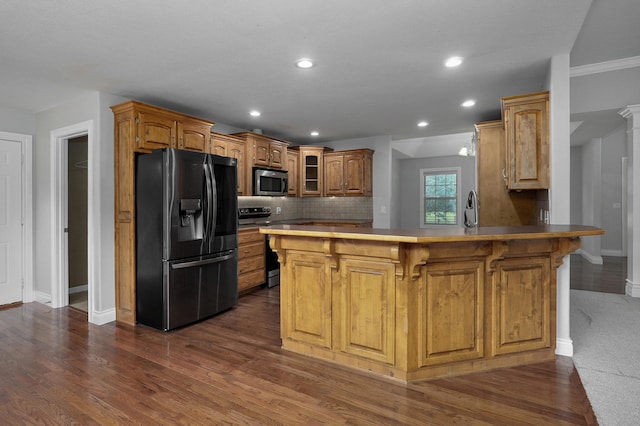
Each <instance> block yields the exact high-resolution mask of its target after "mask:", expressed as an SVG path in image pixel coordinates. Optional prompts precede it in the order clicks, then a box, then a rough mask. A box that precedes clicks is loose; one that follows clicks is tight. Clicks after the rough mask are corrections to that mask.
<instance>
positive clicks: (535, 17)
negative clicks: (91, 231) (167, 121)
mask: <svg viewBox="0 0 640 426" xmlns="http://www.w3.org/2000/svg"><path fill="white" fill-rule="evenodd" d="M591 4H592V2H591V0H562V1H558V0H536V1H530V0H510V1H506V0H483V1H478V0H449V1H426V0H395V1H390V0H307V1H304V2H302V1H300V0H270V1H257V0H253V1H251V0H189V1H188V2H178V1H175V0H136V1H126V0H109V1H98V0H91V1H89V0H58V1H51V0H30V1H24V0H3V1H2V2H1V3H0V106H2V107H8V108H15V109H20V110H26V111H31V112H39V111H42V110H45V109H47V108H50V107H52V106H55V105H57V104H60V103H62V102H65V101H66V100H68V99H70V98H72V97H74V96H78V95H80V94H82V93H85V92H87V91H95V90H97V91H101V92H107V93H111V94H115V95H119V96H123V97H126V98H131V99H137V100H140V101H143V102H148V103H151V104H155V105H159V106H163V107H167V108H171V109H175V110H179V111H182V112H185V113H189V114H193V115H196V116H199V117H202V118H206V119H210V120H212V121H216V122H220V123H224V124H227V125H230V126H235V127H238V128H243V129H255V128H259V129H262V130H263V132H264V133H265V134H269V135H272V136H275V137H280V138H283V139H286V140H290V141H292V142H294V143H295V142H297V143H312V142H316V141H317V142H322V141H328V140H339V139H348V138H356V137H368V136H377V135H390V136H391V138H392V139H394V140H404V139H414V140H415V138H422V137H434V136H439V135H449V134H461V133H465V132H470V131H472V130H473V123H475V122H478V121H484V120H490V119H497V118H499V117H500V101H499V100H500V98H501V97H504V96H511V95H517V94H522V93H528V92H534V91H539V90H543V89H544V84H545V79H546V76H547V69H548V66H549V61H550V58H551V57H552V56H554V55H556V54H558V53H563V52H569V51H571V49H572V46H574V42H575V48H574V49H573V51H572V53H571V64H572V66H574V65H584V64H589V63H594V62H600V61H607V60H612V59H619V58H624V57H631V56H638V55H640V43H638V42H637V41H638V40H640V37H639V36H638V34H639V33H638V28H639V27H640V26H638V25H637V21H638V18H639V17H640V1H638V0H596V1H595V2H594V4H593V7H592V8H591V10H590V6H591ZM585 17H586V21H585ZM583 22H584V27H583ZM581 29H582V31H581ZM578 34H579V37H578ZM576 37H578V40H577V41H576ZM634 37H635V38H634ZM634 40H635V42H632V41H634ZM613 46H615V48H614V47H613ZM454 54H455V55H460V56H463V57H464V58H465V61H464V63H463V65H462V66H461V67H460V68H458V69H453V70H451V69H445V68H444V67H443V61H444V60H445V58H446V57H448V56H450V55H454ZM303 56H309V57H312V58H314V59H315V60H316V61H317V66H316V67H314V68H312V69H310V70H299V69H296V68H295V67H294V66H293V62H294V60H295V59H297V58H300V57H303ZM467 98H474V99H475V100H476V101H477V105H476V107H474V108H473V109H463V108H461V107H460V103H461V102H462V101H463V100H465V99H467ZM250 109H258V110H260V111H262V116H261V117H258V118H252V117H250V116H249V115H248V112H249V110H250ZM420 120H427V121H429V122H430V125H429V126H428V127H426V128H418V127H417V126H416V124H417V122H418V121H420ZM214 130H215V128H214ZM311 130H317V131H319V132H320V136H319V137H318V138H315V139H314V138H312V137H310V136H309V132H310V131H311Z"/></svg>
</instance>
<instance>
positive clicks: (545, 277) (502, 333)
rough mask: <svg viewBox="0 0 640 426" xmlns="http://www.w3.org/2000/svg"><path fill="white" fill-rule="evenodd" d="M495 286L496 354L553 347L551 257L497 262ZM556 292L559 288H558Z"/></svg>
mask: <svg viewBox="0 0 640 426" xmlns="http://www.w3.org/2000/svg"><path fill="white" fill-rule="evenodd" d="M493 279H494V283H493V288H492V289H491V292H492V294H491V310H492V315H491V328H492V332H491V336H492V342H491V349H492V354H493V355H501V354H508V353H515V352H522V351H525V350H534V349H542V348H550V347H551V344H552V342H551V333H552V332H551V330H552V327H553V329H555V318H551V315H550V313H551V309H550V306H551V303H552V301H553V300H555V295H554V294H551V265H550V260H549V258H542V257H540V258H527V259H518V258H514V259H505V260H502V261H499V262H497V266H496V272H495V273H494V274H493ZM554 291H555V290H554Z"/></svg>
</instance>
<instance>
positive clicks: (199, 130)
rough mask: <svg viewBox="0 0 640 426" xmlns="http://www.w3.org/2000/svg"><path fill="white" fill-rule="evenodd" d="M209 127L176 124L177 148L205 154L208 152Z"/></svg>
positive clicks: (193, 124)
mask: <svg viewBox="0 0 640 426" xmlns="http://www.w3.org/2000/svg"><path fill="white" fill-rule="evenodd" d="M210 133H211V126H206V125H204V126H203V125H201V124H198V123H188V122H184V123H183V122H178V148H179V149H184V150H189V151H197V152H207V151H208V150H209V139H210V137H211V136H210Z"/></svg>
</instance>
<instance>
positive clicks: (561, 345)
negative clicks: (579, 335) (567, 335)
mask: <svg viewBox="0 0 640 426" xmlns="http://www.w3.org/2000/svg"><path fill="white" fill-rule="evenodd" d="M556 355H562V356H570V357H573V340H571V339H560V338H558V339H556Z"/></svg>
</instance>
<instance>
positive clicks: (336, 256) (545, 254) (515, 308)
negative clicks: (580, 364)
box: [265, 230, 579, 381]
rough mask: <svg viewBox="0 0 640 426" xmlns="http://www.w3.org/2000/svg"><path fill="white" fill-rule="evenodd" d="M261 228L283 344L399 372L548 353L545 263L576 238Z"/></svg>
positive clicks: (455, 370) (475, 367)
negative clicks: (379, 237)
mask: <svg viewBox="0 0 640 426" xmlns="http://www.w3.org/2000/svg"><path fill="white" fill-rule="evenodd" d="M265 232H267V231H265ZM268 232H269V233H271V236H270V238H271V248H272V249H274V250H275V251H276V252H277V253H278V257H279V260H280V264H281V283H280V291H281V337H282V346H283V348H285V349H288V350H292V351H294V352H298V353H302V354H306V355H310V356H313V357H319V358H324V359H328V360H331V361H334V362H338V363H340V364H344V365H349V366H352V367H356V368H361V369H365V370H368V371H372V372H376V373H378V374H382V375H386V376H390V377H394V378H397V379H400V380H404V381H413V380H422V379H428V378H435V377H445V376H451V375H456V374H463V373H470V372H475V371H483V370H488V369H491V368H498V367H508V366H515V365H522V364H527V363H533V362H541V361H548V360H551V359H554V357H555V338H556V336H555V325H556V322H555V315H556V314H555V303H556V294H555V279H556V276H555V271H556V268H557V267H558V266H559V265H560V264H561V263H562V262H561V259H562V257H563V256H565V255H566V254H567V253H569V252H570V251H573V250H575V249H577V247H579V240H578V242H576V240H575V239H572V238H543V239H535V240H527V241H467V242H458V243H433V244H405V243H400V242H390V241H368V240H356V239H348V237H346V236H344V237H342V238H340V237H336V238H334V237H313V236H303V235H290V234H286V235H274V233H273V232H274V231H273V230H270V231H268ZM282 232H283V233H286V232H288V231H287V230H282ZM345 232H349V231H345ZM327 235H332V236H333V235H334V234H332V233H331V232H329V231H327ZM345 235H348V234H345Z"/></svg>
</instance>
